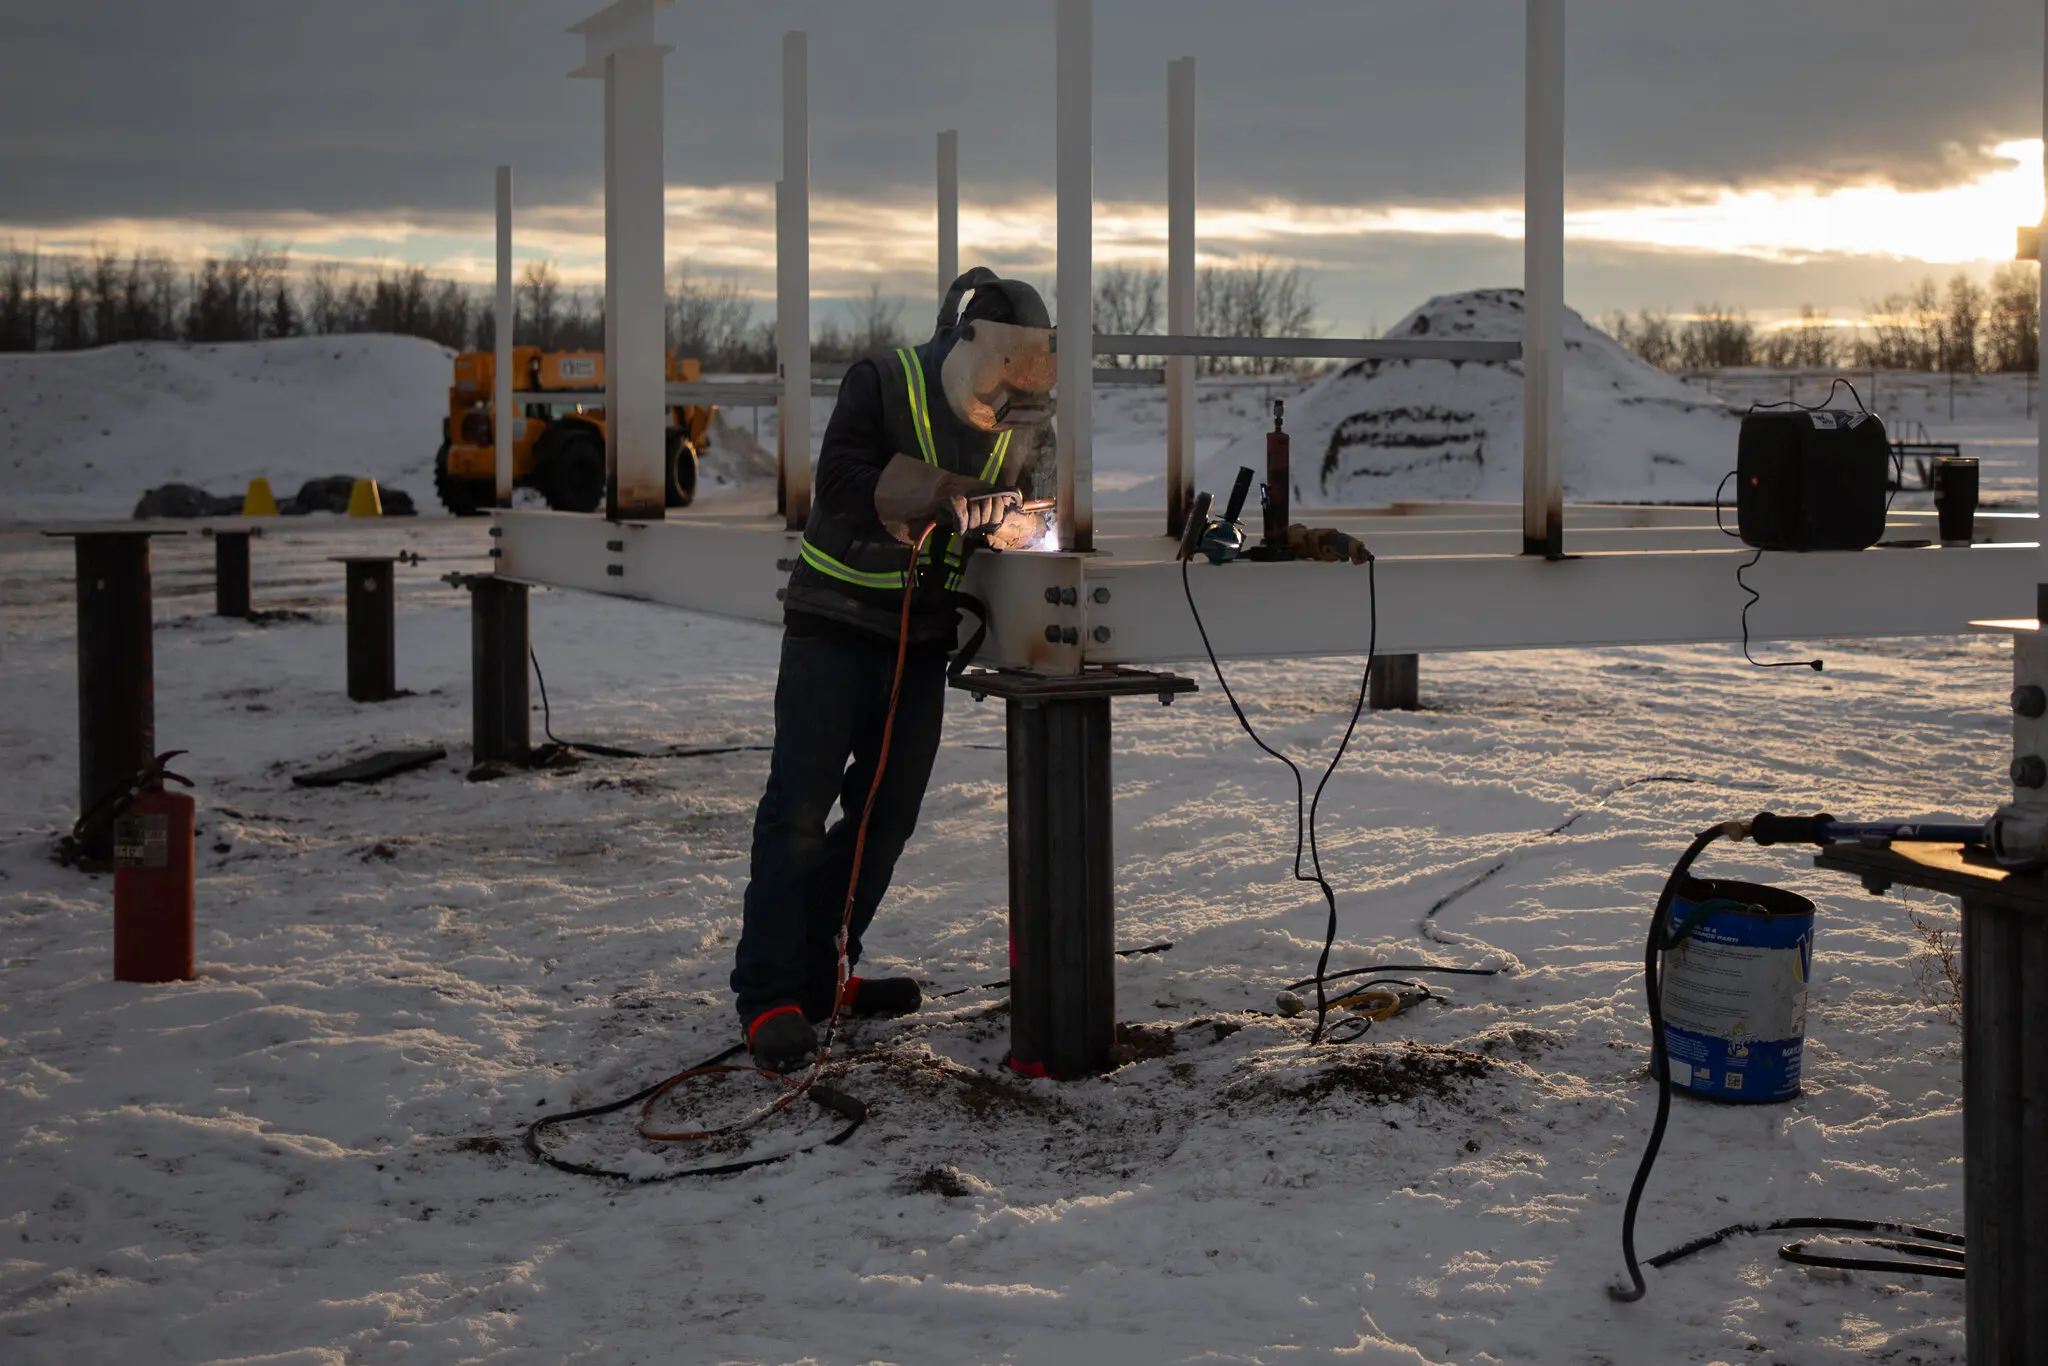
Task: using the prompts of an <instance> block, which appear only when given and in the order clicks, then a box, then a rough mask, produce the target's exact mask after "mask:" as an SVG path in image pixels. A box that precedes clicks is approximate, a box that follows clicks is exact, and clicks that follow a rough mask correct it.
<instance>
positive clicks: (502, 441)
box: [491, 166, 513, 508]
mask: <svg viewBox="0 0 2048 1366" xmlns="http://www.w3.org/2000/svg"><path fill="white" fill-rule="evenodd" d="M512 325H513V308H512V168H511V167H510V166H500V167H499V168H498V294H497V316H496V318H495V320H494V322H493V324H492V330H491V340H492V345H493V348H494V349H495V351H496V352H497V355H496V359H495V362H494V364H493V365H492V367H491V431H492V432H493V433H495V434H496V436H497V444H498V453H497V495H498V498H497V501H498V506H499V507H501V508H505V507H511V506H512V433H513V427H512Z"/></svg>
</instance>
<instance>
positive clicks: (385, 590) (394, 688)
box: [341, 555, 398, 702]
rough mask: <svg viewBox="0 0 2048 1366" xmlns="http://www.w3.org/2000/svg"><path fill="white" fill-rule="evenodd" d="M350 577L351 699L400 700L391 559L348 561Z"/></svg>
mask: <svg viewBox="0 0 2048 1366" xmlns="http://www.w3.org/2000/svg"><path fill="white" fill-rule="evenodd" d="M341 563H342V567H343V569H344V571H345V572H346V573H347V574H348V590H347V594H346V600H347V603H348V695H349V698H350V700H351V701H355V702H388V701H390V700H391V699H392V698H394V697H396V696H398V617H397V613H396V611H395V610H394V607H393V603H392V596H393V595H392V571H391V563H392V562H391V557H390V556H389V555H377V556H361V557H351V558H347V559H344V560H342V562H341Z"/></svg>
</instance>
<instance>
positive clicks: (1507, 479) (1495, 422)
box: [1201, 289, 1740, 506]
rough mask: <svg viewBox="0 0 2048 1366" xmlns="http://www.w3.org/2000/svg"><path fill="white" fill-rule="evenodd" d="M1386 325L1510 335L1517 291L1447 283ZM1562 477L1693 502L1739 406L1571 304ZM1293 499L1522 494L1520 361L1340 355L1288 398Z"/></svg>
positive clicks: (1404, 330) (1626, 494)
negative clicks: (1689, 382)
mask: <svg viewBox="0 0 2048 1366" xmlns="http://www.w3.org/2000/svg"><path fill="white" fill-rule="evenodd" d="M1386 335H1387V336H1389V337H1418V338H1419V337H1435V338H1443V339H1446V340H1451V339H1455V340H1469V341H1518V340H1520V339H1521V336H1522V291H1521V290H1519V289H1480V290H1472V291H1469V292H1466V293H1462V294H1442V295H1438V296H1437V297H1436V298H1433V299H1431V300H1430V301H1429V302H1428V303H1425V304H1424V305H1422V307H1420V308H1418V309H1416V310H1415V311H1414V312H1413V313H1410V314H1409V315H1408V316H1407V317H1405V318H1403V319H1402V320H1401V321H1400V322H1399V323H1397V324H1396V325H1395V326H1394V327H1393V328H1392V329H1391V330H1390V331H1388V333H1387V334H1386ZM1564 346H1565V370H1564V489H1565V496H1566V497H1568V498H1572V499H1575V500H1582V501H1588V502H1641V503H1673V502H1698V501H1704V500H1706V499H1709V498H1711V497H1713V494H1714V486H1715V485H1716V484H1718V483H1719V482H1720V480H1721V477H1722V475H1724V474H1725V473H1726V472H1727V471H1728V470H1729V469H1730V468H1732V467H1733V465H1734V463H1735V434H1736V423H1737V421H1738V420H1739V417H1740V414H1739V412H1738V411H1737V410H1736V409H1733V408H1730V407H1729V406H1728V405H1726V404H1724V403H1721V402H1719V401H1717V400H1715V399H1713V398H1711V397H1709V396H1707V395H1705V394H1702V393H1700V392H1699V391H1698V390H1696V389H1692V388H1689V387H1687V386H1686V385H1684V384H1682V383H1680V382H1679V381H1678V380H1677V379H1674V378H1673V377H1671V376H1670V375H1666V374H1664V373H1662V372H1660V371H1657V370H1653V369H1651V368H1650V367H1649V366H1647V365H1644V364H1643V363H1642V362H1641V361H1639V360H1637V359H1636V358H1635V357H1634V356H1632V355H1630V354H1629V353H1628V352H1627V351H1625V350H1623V349H1622V347H1621V346H1620V345H1619V344H1617V343H1616V342H1615V341H1614V339H1613V338H1612V337H1609V336H1607V335H1606V334H1605V333H1603V332H1601V331H1599V330H1598V329H1596V328H1593V327H1590V326H1588V325H1587V323H1586V321H1585V319H1583V318H1581V317H1580V316H1579V315H1578V314H1577V313H1574V312H1572V311H1571V310H1569V309H1567V310H1566V311H1565V325H1564ZM1287 419H1288V421H1287V427H1288V430H1289V431H1291V432H1292V433H1293V434H1294V490H1293V497H1294V500H1295V502H1297V503H1299V504H1305V505H1310V506H1314V505H1325V506H1333V505H1334V506H1374V505H1380V504H1386V503H1393V502H1401V501H1408V500H1438V499H1471V500H1477V501H1508V502H1512V501H1519V500H1520V498H1521V496H1522V363H1521V362H1520V361H1427V360H1416V361H1406V360H1404V361H1377V360H1362V361H1354V362H1353V363H1351V364H1349V365H1346V366H1344V367H1343V368H1342V369H1340V370H1337V371H1335V372H1334V373H1332V374H1330V375H1328V376H1326V377H1325V378H1323V379H1322V380H1321V381H1320V382H1318V383H1317V384H1315V385H1314V386H1313V387H1312V388H1310V389H1309V390H1308V392H1307V393H1305V394H1304V395H1302V397H1301V398H1300V399H1299V400H1297V401H1295V402H1293V403H1290V404H1289V405H1288V410H1287ZM1265 449H1266V448H1265V434H1264V430H1263V427H1262V428H1261V429H1259V430H1256V431H1253V432H1249V433H1246V434H1245V435H1243V436H1240V437H1239V438H1238V439H1237V440H1235V441H1233V442H1231V443H1230V444H1229V445H1228V446H1226V447H1225V448H1224V449H1223V450H1222V451H1221V452H1220V453H1218V454H1217V455H1215V456H1212V457H1211V458H1210V459H1209V460H1208V461H1207V462H1206V463H1205V465H1204V467H1203V470H1202V479H1201V486H1202V487H1203V488H1209V489H1228V488H1229V487H1230V483H1231V479H1232V477H1233V476H1234V475H1235V474H1236V472H1237V467H1238V466H1240V465H1250V466H1251V467H1252V468H1254V469H1256V470H1260V471H1263V470H1264V469H1265Z"/></svg>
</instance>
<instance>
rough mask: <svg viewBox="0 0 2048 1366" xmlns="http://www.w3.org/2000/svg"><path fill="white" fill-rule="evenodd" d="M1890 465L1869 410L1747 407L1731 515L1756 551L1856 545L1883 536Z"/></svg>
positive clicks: (1888, 453) (1878, 427) (1888, 446)
mask: <svg viewBox="0 0 2048 1366" xmlns="http://www.w3.org/2000/svg"><path fill="white" fill-rule="evenodd" d="M1891 468H1892V448H1891V442H1890V441H1888V440H1887V439H1886V438H1885V432H1884V423H1883V422H1881V421H1880V420H1878V419H1877V418H1876V417H1874V416H1872V415H1871V414H1869V413H1863V412H1853V411H1852V412H1841V411H1828V410H1816V411H1813V412H1807V411H1805V410H1789V411H1778V412H1755V413H1750V414H1749V415H1748V416H1746V417H1744V418H1743V419H1742V435H1741V438H1740V440H1739V441H1738V443H1737V446H1736V457H1735V483H1736V490H1735V520H1736V525H1737V527H1738V529H1739V530H1740V531H1741V533H1742V539H1743V541H1744V542H1745V543H1747V544H1749V545H1753V546H1756V547H1757V548H1758V549H1760V550H1864V549H1867V548H1869V547H1870V546H1873V545H1876V544H1877V542H1878V541H1879V540H1880V539H1881V538H1882V537H1883V536H1884V521H1885V508H1886V506H1887V503H1888V501H1889V497H1890V494H1889V484H1890V474H1891Z"/></svg>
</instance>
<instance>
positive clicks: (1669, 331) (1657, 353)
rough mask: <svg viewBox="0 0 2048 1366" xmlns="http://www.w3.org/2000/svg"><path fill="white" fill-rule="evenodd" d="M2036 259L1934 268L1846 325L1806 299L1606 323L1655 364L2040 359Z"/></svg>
mask: <svg viewBox="0 0 2048 1366" xmlns="http://www.w3.org/2000/svg"><path fill="white" fill-rule="evenodd" d="M2040 306H2041V299H2040V285H2039V271H2038V268H2037V267H2035V266H2032V265H2026V264H2020V263H2012V264H2008V265H2004V266H2001V267H1999V269H1998V270H1997V271H1996V272H1995V273H1994V274H1993V275H1992V277H1991V283H1990V286H1989V287H1988V288H1987V287H1985V286H1984V285H1980V284H1978V283H1977V282H1976V281H1975V280H1973V279H1971V278H1970V277H1969V276H1968V275H1966V274H1963V273H1961V272H1958V273H1957V274H1956V275H1955V276H1954V277H1953V278H1951V279H1950V280H1949V282H1948V285H1947V287H1946V289H1944V288H1942V287H1940V286H1938V285H1936V283H1935V281H1934V278H1933V277H1932V276H1929V277H1927V278H1926V279H1924V280H1922V281H1921V282H1920V283H1919V284H1918V285H1915V286H1914V287H1913V288H1911V289H1908V290H1904V291H1901V292H1899V293H1894V294H1888V295H1886V296H1885V297H1884V298H1882V299H1879V300H1876V301H1875V302H1872V303H1868V304H1865V305H1864V309H1863V316H1862V318H1861V319H1860V320H1859V322H1858V323H1857V324H1856V325H1855V326H1854V327H1853V328H1842V327H1838V326H1835V325H1833V324H1832V323H1830V322H1829V321H1828V320H1827V319H1826V318H1825V317H1823V316H1822V315H1821V313H1820V312H1819V311H1818V310H1817V309H1815V308H1813V307H1812V306H1811V305H1807V306H1805V307H1802V308H1801V309H1800V310H1799V321H1798V322H1796V323H1792V324H1790V325H1788V326H1785V327H1779V328H1771V329H1763V328H1759V327H1758V326H1757V325H1756V324H1755V323H1753V322H1751V321H1750V319H1749V317H1748V315H1747V314H1745V313H1743V312H1742V311H1741V310H1740V309H1725V308H1723V307H1721V306H1720V305H1719V304H1711V305H1707V304H1703V305H1700V306H1699V307H1697V308H1696V309H1694V311H1693V315H1692V316H1691V317H1689V318H1682V319H1673V318H1672V317H1671V316H1670V315H1669V314H1666V313H1655V312H1651V311H1649V310H1647V309H1646V310H1644V311H1642V312H1640V313H1638V314H1636V316H1635V317H1634V318H1630V317H1629V316H1628V315H1627V314H1626V313H1616V314H1614V315H1613V316H1612V317H1611V318H1610V319H1609V320H1608V323H1607V330H1608V332H1609V333H1610V334H1612V336H1613V337H1614V339H1615V340H1616V341H1618V342H1620V343H1621V344H1622V345H1623V346H1625V347H1627V348H1628V349H1629V350H1630V351H1632V352H1634V353H1635V354H1636V356H1637V357H1639V358H1640V359H1641V360H1643V361H1644V362H1645V363H1647V364H1649V365H1653V366H1656V367H1657V368H1658V369H1660V370H1718V369H1726V368H1731V367H1737V366H1762V367H1766V368H1770V369H1817V370H1818V369H1831V368H1836V367H1841V366H1853V367H1855V368H1857V369H1859V370H1860V369H1872V370H1926V371H1946V372H1951V373H1960V374H1976V373H1979V372H1982V371H2001V372H2007V373H2013V372H2033V371H2036V370H2038V369H2039V368H2040V363H2041V350H2040V323H2041V313H2040Z"/></svg>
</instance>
